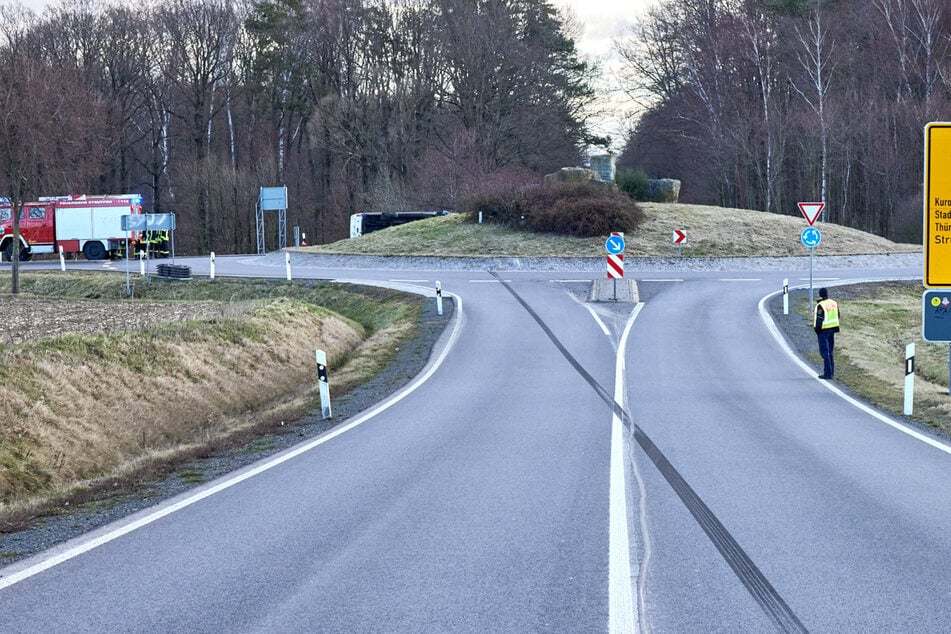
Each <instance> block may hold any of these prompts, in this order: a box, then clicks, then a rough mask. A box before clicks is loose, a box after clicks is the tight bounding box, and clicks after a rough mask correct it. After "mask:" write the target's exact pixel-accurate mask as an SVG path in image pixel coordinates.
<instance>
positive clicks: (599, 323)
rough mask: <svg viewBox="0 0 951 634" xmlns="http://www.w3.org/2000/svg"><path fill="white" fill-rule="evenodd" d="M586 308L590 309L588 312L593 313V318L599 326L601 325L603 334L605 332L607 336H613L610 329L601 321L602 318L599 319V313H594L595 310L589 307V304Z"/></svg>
mask: <svg viewBox="0 0 951 634" xmlns="http://www.w3.org/2000/svg"><path fill="white" fill-rule="evenodd" d="M584 307H585V308H587V309H588V312H589V313H591V316H592V317H594V320H595V321H596V322H598V325H599V326H601V332H603V333H604V334H605V335H608V336H610V335H611V331H610V330H608V327H607V326H605V325H604V322H603V321H601V318H600V317H598V313H596V312H594V309H593V308H591V306H590V305H588V304H585V305H584Z"/></svg>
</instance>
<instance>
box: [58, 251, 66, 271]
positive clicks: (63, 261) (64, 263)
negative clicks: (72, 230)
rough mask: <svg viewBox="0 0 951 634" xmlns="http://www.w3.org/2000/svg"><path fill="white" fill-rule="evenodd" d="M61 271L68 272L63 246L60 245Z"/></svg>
mask: <svg viewBox="0 0 951 634" xmlns="http://www.w3.org/2000/svg"><path fill="white" fill-rule="evenodd" d="M59 270H60V271H65V270H66V256H65V255H63V245H60V247H59Z"/></svg>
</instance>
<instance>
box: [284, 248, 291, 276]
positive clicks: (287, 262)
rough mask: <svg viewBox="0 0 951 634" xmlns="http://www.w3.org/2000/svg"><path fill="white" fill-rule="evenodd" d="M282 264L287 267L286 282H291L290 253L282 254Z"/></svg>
mask: <svg viewBox="0 0 951 634" xmlns="http://www.w3.org/2000/svg"><path fill="white" fill-rule="evenodd" d="M284 262H285V264H286V266H287V281H288V282H290V281H291V254H290V253H285V254H284Z"/></svg>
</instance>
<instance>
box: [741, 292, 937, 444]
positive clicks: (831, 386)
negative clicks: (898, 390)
mask: <svg viewBox="0 0 951 634" xmlns="http://www.w3.org/2000/svg"><path fill="white" fill-rule="evenodd" d="M915 279H919V278H915ZM858 282H861V280H855V281H854V283H858ZM850 283H852V282H851V281H850ZM780 293H782V291H776V292H774V293H770V294H769V295H767V296H766V297H764V298H763V299H761V300H759V315H760V318H761V319H762V320H763V323H764V324H765V325H766V328H767V330H769V332H770V334H772V335H773V338H774V339H775V340H776V342H777V343H778V344H779V345H780V347H781V348H782V349H783V350H784V351H785V352H786V354H787V355H788V356H789V358H790V359H792V360H793V361H794V362H795V363H797V364H798V365H799V367H800V368H802V369H803V370H804V371H805V372H806V373H807V374H809V375H810V376H812V378H813V380H815V381H818V382H819V383H820V384H821V385H823V386H824V387H825V388H826V389H828V390H830V391H831V392H834V393H835V394H836V395H837V396H839V397H840V398H842V399H843V400H845V401H846V402H848V403H849V404H851V405H853V406H855V407H857V408H858V409H860V410H862V411H863V412H865V413H866V414H868V415H869V416H872V417H873V418H876V419H878V420H879V421H881V422H883V423H885V424H886V425H888V426H890V427H894V428H895V429H897V430H898V431H900V432H902V433H905V434H908V435H909V436H911V437H912V438H914V439H916V440H920V441H921V442H923V443H926V444H928V445H931V446H932V447H934V448H935V449H938V450H940V451H943V452H944V453H946V454H951V445H947V444H945V443H943V442H941V441H938V440H935V439H934V438H931V437H930V436H926V435H924V434H922V433H920V432H919V431H917V430H915V429H912V428H911V427H908V426H907V425H905V424H904V423H901V422H899V421H897V420H895V419H894V418H892V417H890V416H887V415H886V414H883V413H882V412H879V411H877V410H874V409H872V408H871V407H869V406H868V405H866V404H865V403H863V402H861V401H859V400H858V399H855V398H852V397H851V396H849V395H848V394H846V393H845V392H843V391H842V390H840V389H839V388H838V387H836V385H835V383H832V382H831V381H823V380H822V379H819V378H817V376H816V370H815V368H812V367H810V366H809V365H808V364H807V363H806V362H804V361H803V360H802V359H800V358H799V355H798V354H796V353H795V352H793V350H792V348H790V347H789V344H787V343H786V339H785V338H784V337H783V335H782V333H781V332H779V327H777V326H776V323H775V322H774V321H773V318H772V315H770V314H769V311H768V310H766V302H768V301H769V299H770V298H771V297H773V296H774V295H778V294H780Z"/></svg>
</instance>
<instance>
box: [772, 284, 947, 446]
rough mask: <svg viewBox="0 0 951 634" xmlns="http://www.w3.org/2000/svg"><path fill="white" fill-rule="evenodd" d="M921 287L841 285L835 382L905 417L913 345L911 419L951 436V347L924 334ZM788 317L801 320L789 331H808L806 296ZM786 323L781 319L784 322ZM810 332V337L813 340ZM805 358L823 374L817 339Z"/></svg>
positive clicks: (837, 293) (798, 298) (836, 295)
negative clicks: (908, 361)
mask: <svg viewBox="0 0 951 634" xmlns="http://www.w3.org/2000/svg"><path fill="white" fill-rule="evenodd" d="M923 291H924V287H923V286H922V285H921V283H920V282H917V281H915V282H909V281H895V282H885V283H882V282H876V283H866V284H852V285H847V286H837V287H834V288H833V289H832V295H833V297H834V298H835V299H836V301H838V302H839V304H840V306H841V307H842V320H843V330H842V332H841V333H840V334H838V335H836V340H835V342H836V371H835V374H836V379H837V381H838V382H840V383H842V384H843V385H845V386H846V387H847V388H848V389H849V390H850V391H852V392H853V393H855V394H856V395H858V396H860V397H861V398H863V399H865V400H866V401H868V402H870V403H872V404H874V405H876V406H877V407H879V408H881V409H883V410H885V411H889V412H892V413H893V414H895V415H901V414H902V411H903V408H904V386H905V346H906V345H907V344H909V343H914V344H915V395H914V409H913V413H912V416H911V418H912V419H913V420H915V421H918V422H919V423H921V424H923V425H926V426H928V427H931V428H932V429H934V430H936V431H938V432H940V433H941V434H943V435H946V436H951V396H949V395H948V386H949V383H948V381H949V376H948V354H949V349H948V344H947V343H929V342H926V341H924V340H923V339H922V335H921V319H922V317H921V296H922V292H923ZM793 297H794V298H795V299H794V301H793V302H792V303H791V304H790V312H794V313H796V314H797V315H798V316H799V317H800V318H801V319H800V320H796V323H795V324H793V325H787V327H790V328H798V329H805V330H808V326H809V324H808V320H809V319H811V317H812V310H811V308H810V307H809V306H808V303H809V300H808V297H807V296H805V294H804V293H800V294H798V295H796V296H793ZM780 321H782V320H780ZM811 334H812V333H811V332H808V333H806V336H807V337H809V335H811ZM806 340H807V341H809V342H810V344H811V345H809V346H808V347H806V353H807V355H808V356H809V358H810V359H811V360H812V361H813V363H814V364H815V367H816V368H817V370H821V368H822V361H821V359H820V357H819V351H818V348H817V347H816V345H815V337H814V336H811V337H810V338H807V339H806Z"/></svg>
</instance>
